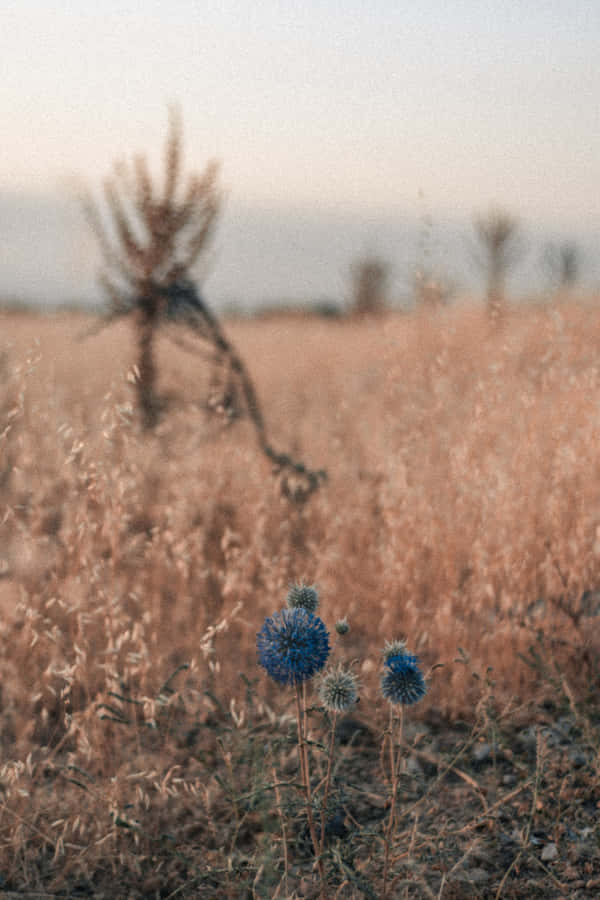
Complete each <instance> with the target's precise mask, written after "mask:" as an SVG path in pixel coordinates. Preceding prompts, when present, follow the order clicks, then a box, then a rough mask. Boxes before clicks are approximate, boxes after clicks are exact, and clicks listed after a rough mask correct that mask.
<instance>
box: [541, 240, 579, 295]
mask: <svg viewBox="0 0 600 900" xmlns="http://www.w3.org/2000/svg"><path fill="white" fill-rule="evenodd" d="M543 262H544V265H545V267H546V269H547V271H548V274H549V276H550V279H551V281H552V284H553V287H555V288H557V289H558V291H559V292H561V291H569V290H571V288H572V287H573V286H574V285H575V284H576V282H577V280H578V279H579V275H580V271H581V252H580V250H579V247H578V246H577V244H576V243H575V242H574V241H563V242H562V243H551V244H548V245H547V246H546V248H545V249H544V253H543Z"/></svg>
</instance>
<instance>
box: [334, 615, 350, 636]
mask: <svg viewBox="0 0 600 900" xmlns="http://www.w3.org/2000/svg"><path fill="white" fill-rule="evenodd" d="M335 630H336V631H337V633H338V634H339V635H342V636H343V635H345V634H348V632H349V631H350V624H349V622H348V619H347V618H346V616H344V618H343V619H338V621H337V622H336V623H335Z"/></svg>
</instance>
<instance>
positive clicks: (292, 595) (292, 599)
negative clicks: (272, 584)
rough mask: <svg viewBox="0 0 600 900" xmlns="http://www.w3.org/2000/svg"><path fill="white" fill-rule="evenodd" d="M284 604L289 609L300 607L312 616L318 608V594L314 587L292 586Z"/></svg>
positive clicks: (304, 585)
mask: <svg viewBox="0 0 600 900" xmlns="http://www.w3.org/2000/svg"><path fill="white" fill-rule="evenodd" d="M285 604H286V606H287V607H288V608H289V609H296V607H298V606H300V607H302V609H307V610H308V611H309V613H312V614H313V615H314V614H315V613H316V611H317V610H318V608H319V592H318V591H317V589H316V587H315V586H314V585H308V584H293V585H292V586H291V587H290V589H289V591H288V595H287V597H286V598H285Z"/></svg>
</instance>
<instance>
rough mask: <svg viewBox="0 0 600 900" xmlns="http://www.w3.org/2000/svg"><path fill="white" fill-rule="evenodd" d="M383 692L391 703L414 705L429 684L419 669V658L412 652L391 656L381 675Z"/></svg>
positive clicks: (422, 695) (425, 691) (421, 697)
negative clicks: (411, 653)
mask: <svg viewBox="0 0 600 900" xmlns="http://www.w3.org/2000/svg"><path fill="white" fill-rule="evenodd" d="M381 692H382V694H383V696H384V697H385V699H386V700H389V701H390V703H394V704H402V705H403V706H412V704H413V703H418V702H419V700H422V699H423V697H424V696H425V694H426V693H427V685H426V684H425V679H424V678H423V674H422V672H421V670H420V669H419V660H418V659H417V657H416V656H411V655H410V653H401V654H398V655H397V656H390V657H388V658H387V659H386V661H385V672H384V673H383V675H382V676H381Z"/></svg>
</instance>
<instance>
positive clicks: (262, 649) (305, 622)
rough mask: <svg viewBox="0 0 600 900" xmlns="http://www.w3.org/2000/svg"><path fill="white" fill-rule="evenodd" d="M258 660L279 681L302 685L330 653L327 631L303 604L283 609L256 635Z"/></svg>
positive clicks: (318, 669)
mask: <svg viewBox="0 0 600 900" xmlns="http://www.w3.org/2000/svg"><path fill="white" fill-rule="evenodd" d="M256 646H257V649H258V661H259V663H260V665H261V666H263V667H264V668H265V669H266V670H267V672H268V674H269V675H270V676H271V678H274V679H275V681H278V682H279V683H280V684H293V685H296V684H301V683H302V682H303V681H308V679H309V678H312V676H313V675H314V674H315V673H316V672H320V671H321V669H322V668H323V666H324V665H325V663H326V662H327V657H328V656H329V649H330V648H329V633H328V631H327V629H326V628H325V625H324V623H323V622H322V621H321V619H319V618H318V616H313V614H312V613H310V612H308V610H306V609H304V608H303V607H296V608H295V609H282V610H281V612H276V613H274V614H273V615H272V616H270V617H269V618H267V619H265V623H264V625H263V627H262V628H261V630H260V631H259V632H258V634H257V636H256Z"/></svg>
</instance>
